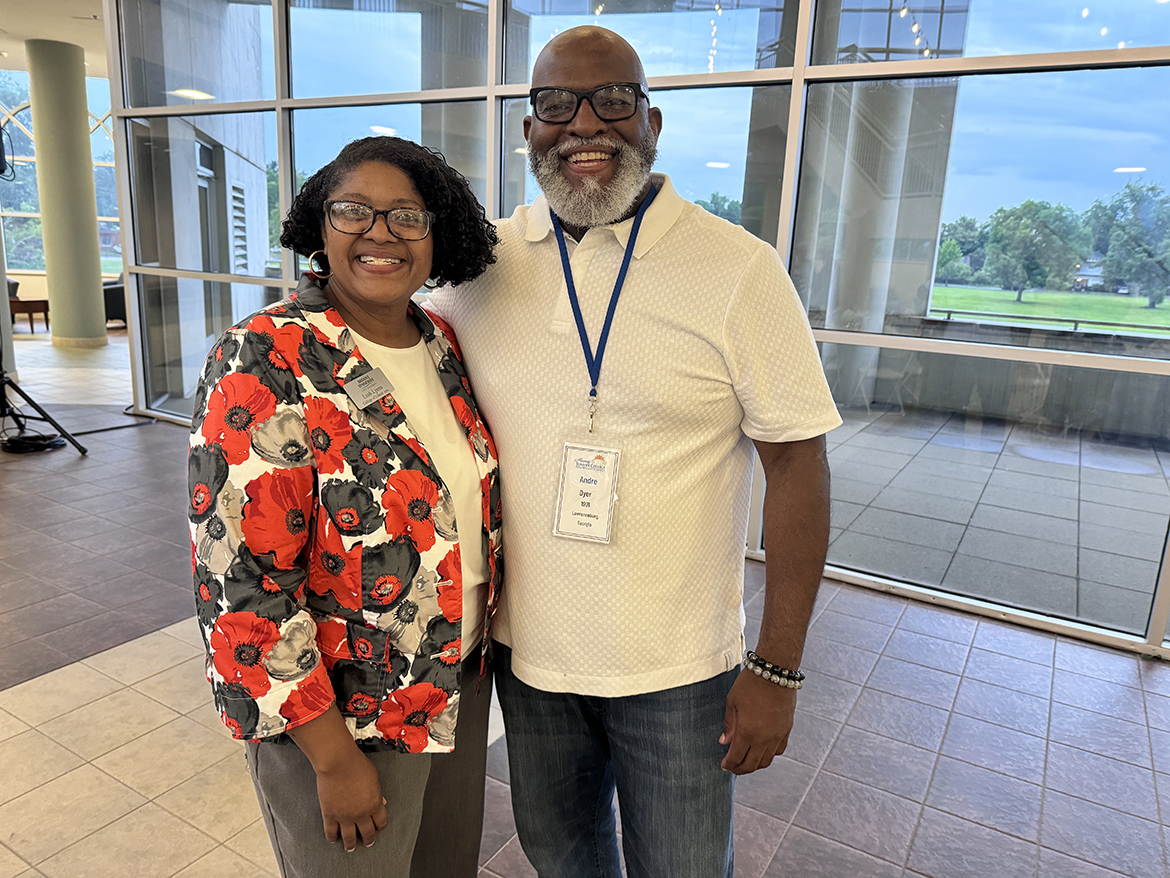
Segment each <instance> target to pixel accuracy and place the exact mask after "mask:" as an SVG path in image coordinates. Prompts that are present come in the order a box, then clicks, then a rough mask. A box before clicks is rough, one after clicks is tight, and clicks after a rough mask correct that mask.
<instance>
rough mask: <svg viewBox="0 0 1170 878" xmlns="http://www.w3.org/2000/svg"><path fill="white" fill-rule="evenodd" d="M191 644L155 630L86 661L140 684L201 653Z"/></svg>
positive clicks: (109, 672)
mask: <svg viewBox="0 0 1170 878" xmlns="http://www.w3.org/2000/svg"><path fill="white" fill-rule="evenodd" d="M202 653H203V650H201V649H200V650H196V649H195V647H193V646H191V645H190V644H189V643H184V642H183V641H181V640H177V639H175V638H174V637H171V636H170V635H169V634H164V633H163V632H161V631H155V632H153V633H151V634H146V635H144V636H142V637H138V638H136V639H134V640H131V641H129V642H128V643H123V644H122V645H121V646H115V647H114V648H113V649H107V650H106V651H105V652H99V653H98V654H97V655H95V656H90V657H89V658H87V659H85V660H84V663H85V664H87V665H89V666H90V667H91V668H95V669H96V670H98V671H101V672H102V673H103V674H105V675H107V676H109V677H113V678H114V679H115V680H118V681H120V682H122V683H127V684H129V683H137V682H138V681H139V680H145V679H146V678H147V677H153V676H154V675H155V674H157V673H159V672H160V671H165V670H166V669H167V668H172V667H174V666H175V665H177V664H180V663H181V662H185V661H187V660H188V659H190V658H191V657H193V656H195V655H202Z"/></svg>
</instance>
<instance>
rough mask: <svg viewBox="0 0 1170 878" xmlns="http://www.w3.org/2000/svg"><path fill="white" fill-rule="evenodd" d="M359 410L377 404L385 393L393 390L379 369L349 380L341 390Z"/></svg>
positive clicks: (388, 380)
mask: <svg viewBox="0 0 1170 878" xmlns="http://www.w3.org/2000/svg"><path fill="white" fill-rule="evenodd" d="M342 389H343V390H344V391H345V392H346V393H347V394H348V395H349V398H350V399H352V400H353V401H354V404H355V405H356V406H357V407H358V408H359V409H364V408H365V407H366V406H368V405H369V404H370V403H373V402H377V401H378V400H379V399H381V398H382V397H383V396H385V395H386V394H387V393H390V392H392V391H393V390H394V385H393V384H391V383H390V379H389V378H387V377H386V376H385V375H384V374H383V372H382V370H381V369H371V370H370V371H369V372H366V373H365V374H364V375H358V376H357V377H356V378H350V379H349V380H348V381H346V382H345V385H344V386H343V388H342Z"/></svg>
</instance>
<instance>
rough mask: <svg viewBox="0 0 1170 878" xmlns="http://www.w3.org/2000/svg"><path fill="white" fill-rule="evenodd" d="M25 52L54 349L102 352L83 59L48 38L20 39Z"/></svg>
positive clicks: (103, 337)
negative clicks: (91, 349)
mask: <svg viewBox="0 0 1170 878" xmlns="http://www.w3.org/2000/svg"><path fill="white" fill-rule="evenodd" d="M24 47H25V54H26V55H27V57H28V79H29V99H30V101H31V103H32V122H33V133H34V136H35V138H36V160H37V190H38V192H39V194H40V200H41V229H42V231H43V233H44V241H45V273H46V275H47V279H48V286H49V315H50V318H51V320H52V328H53V344H54V345H57V346H58V347H78V348H96V347H101V346H102V345H104V344H106V343H107V339H106V312H105V302H104V300H103V299H102V264H101V256H100V252H99V249H98V225H97V198H96V196H95V194H94V184H93V155H92V153H91V152H90V149H89V115H88V110H87V104H86V95H85V53H84V52H83V51H82V49H81V47H80V46H75V45H72V44H71V43H59V42H56V41H54V40H26V41H25V44H24Z"/></svg>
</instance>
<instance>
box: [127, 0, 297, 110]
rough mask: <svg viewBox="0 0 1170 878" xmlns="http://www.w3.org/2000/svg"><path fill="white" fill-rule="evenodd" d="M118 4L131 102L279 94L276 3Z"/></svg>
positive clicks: (184, 0) (147, 0)
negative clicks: (274, 34)
mask: <svg viewBox="0 0 1170 878" xmlns="http://www.w3.org/2000/svg"><path fill="white" fill-rule="evenodd" d="M121 7H122V15H121V22H122V46H123V52H124V57H125V62H124V68H123V69H124V77H125V88H126V101H127V104H128V105H129V106H132V107H151V106H176V105H184V104H198V103H201V102H204V101H215V102H217V103H219V102H224V101H255V100H265V99H271V98H273V97H275V95H276V89H275V70H276V65H275V63H274V62H273V52H272V4H271V2H265V0H248V2H230V0H123V2H122V4H121Z"/></svg>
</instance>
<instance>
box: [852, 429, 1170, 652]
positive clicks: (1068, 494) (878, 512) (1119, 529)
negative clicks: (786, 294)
mask: <svg viewBox="0 0 1170 878" xmlns="http://www.w3.org/2000/svg"><path fill="white" fill-rule="evenodd" d="M842 417H843V418H844V419H845V424H844V426H842V427H840V428H839V429H837V430H834V431H833V432H832V433H830V434H829V444H830V453H829V458H830V461H831V463H832V471H833V531H832V535H831V536H832V544H831V546H830V548H829V561H830V563H832V564H839V565H840V566H842V567H850V568H854V569H857V570H864V571H867V572H871V573H878V574H881V575H883V576H887V577H889V578H891V579H900V580H906V581H909V582H916V583H920V584H923V585H932V586H941V587H942V588H944V589H946V590H947V591H952V592H956V593H958V594H963V595H968V596H972V597H978V598H986V599H989V600H993V601H998V602H1002V603H1005V604H1008V605H1010V606H1015V607H1020V608H1024V609H1029V610H1038V611H1039V612H1042V613H1049V614H1052V615H1056V616H1060V617H1061V618H1065V619H1077V620H1081V621H1084V622H1089V623H1093V624H1098V625H1103V626H1105V627H1107V628H1114V629H1117V630H1120V631H1127V632H1132V633H1136V634H1142V633H1144V632H1145V628H1146V619H1147V617H1148V615H1149V612H1150V603H1151V600H1152V598H1153V593H1154V584H1155V581H1156V579H1157V575H1158V569H1159V565H1160V562H1161V559H1162V551H1163V547H1164V544H1165V539H1166V528H1167V520H1168V518H1170V486H1168V485H1167V476H1168V475H1170V449H1168V448H1167V447H1166V446H1161V447H1155V446H1154V445H1153V444H1152V443H1149V442H1147V443H1138V442H1134V443H1130V442H1119V441H1111V440H1106V439H1102V438H1099V437H1096V436H1091V435H1088V434H1084V433H1077V432H1072V431H1070V432H1067V433H1050V432H1041V431H1038V430H1036V429H1033V428H1029V427H1025V426H1022V425H1018V424H1015V425H1013V424H1010V423H1006V422H1003V421H979V420H970V419H965V418H964V417H963V416H962V415H951V414H947V413H939V412H929V411H917V412H916V411H913V410H909V411H907V412H906V413H905V414H903V413H901V412H897V411H894V412H886V413H882V412H879V411H876V410H875V411H874V412H872V413H866V412H865V411H864V410H846V411H843V412H842Z"/></svg>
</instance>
